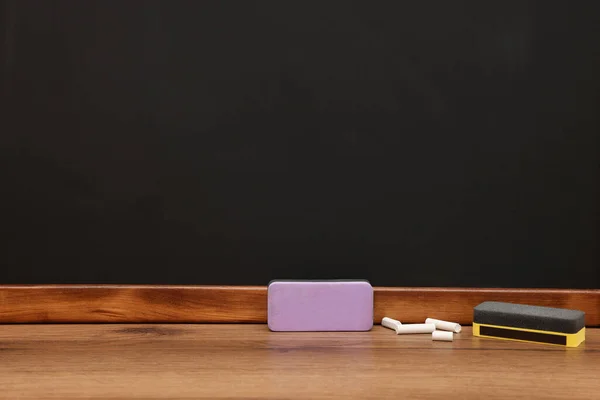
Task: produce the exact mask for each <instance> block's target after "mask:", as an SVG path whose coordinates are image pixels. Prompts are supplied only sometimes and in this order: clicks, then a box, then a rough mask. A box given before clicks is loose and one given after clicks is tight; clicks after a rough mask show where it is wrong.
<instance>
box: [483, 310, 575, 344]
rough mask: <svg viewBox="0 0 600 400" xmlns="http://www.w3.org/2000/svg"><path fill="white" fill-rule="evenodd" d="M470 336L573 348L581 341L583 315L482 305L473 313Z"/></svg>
mask: <svg viewBox="0 0 600 400" xmlns="http://www.w3.org/2000/svg"><path fill="white" fill-rule="evenodd" d="M473 335H474V336H481V337H490V338H495V339H506V340H518V341H521V342H534V343H546V344H554V345H559V346H566V347H577V346H579V345H580V344H581V343H582V342H583V341H584V340H585V313H584V312H583V311H579V310H568V309H565V308H552V307H540V306H529V305H524V304H512V303H503V302H499V301H485V302H483V303H481V304H479V305H478V306H476V307H475V309H474V312H473Z"/></svg>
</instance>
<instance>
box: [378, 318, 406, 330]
mask: <svg viewBox="0 0 600 400" xmlns="http://www.w3.org/2000/svg"><path fill="white" fill-rule="evenodd" d="M400 325H402V322H400V321H397V320H395V319H392V318H388V317H383V319H382V320H381V326H385V327H386V328H389V329H393V330H396V328H397V327H398V326H400Z"/></svg>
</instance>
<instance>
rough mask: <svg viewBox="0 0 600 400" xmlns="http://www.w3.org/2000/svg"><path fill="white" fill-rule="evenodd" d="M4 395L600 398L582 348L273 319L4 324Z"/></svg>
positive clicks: (0, 375) (592, 341)
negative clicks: (271, 323)
mask: <svg viewBox="0 0 600 400" xmlns="http://www.w3.org/2000/svg"><path fill="white" fill-rule="evenodd" d="M0 358H1V362H0V388H1V390H0V399H61V400H71V399H115V400H117V399H175V400H177V399H180V400H181V399H289V400H292V399H393V398H403V399H488V400H489V399H544V400H548V399H586V400H588V399H591V398H596V397H597V395H598V384H599V381H598V379H599V376H600V330H598V329H588V332H587V340H586V342H584V344H582V345H581V346H580V347H578V348H563V347H558V346H549V345H541V344H530V343H519V342H510V341H503V340H495V339H484V338H476V337H473V336H472V335H471V329H470V327H465V328H463V332H462V333H460V334H458V335H455V340H454V342H433V341H432V340H431V336H430V335H427V334H424V335H400V336H397V335H396V334H395V333H394V332H393V331H391V330H388V329H386V328H383V327H381V326H375V327H374V328H373V330H372V331H371V332H360V333H333V332H332V333H309V332H307V333H273V332H269V331H268V329H267V327H266V325H249V324H246V325H238V324H236V325H232V324H229V325H217V324H209V325H200V324H199V325H184V324H182V325H173V324H169V325H120V324H106V325H96V324H91V325H90V324H87V325H36V326H32V325H4V326H0Z"/></svg>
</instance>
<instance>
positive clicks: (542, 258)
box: [0, 0, 600, 288]
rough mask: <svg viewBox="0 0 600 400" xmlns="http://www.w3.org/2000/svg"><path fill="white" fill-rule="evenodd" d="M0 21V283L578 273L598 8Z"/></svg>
mask: <svg viewBox="0 0 600 400" xmlns="http://www.w3.org/2000/svg"><path fill="white" fill-rule="evenodd" d="M2 12H3V14H2V21H4V24H2V26H3V27H4V28H6V29H3V30H2V33H1V34H2V35H3V37H2V39H3V40H2V42H1V43H2V50H1V51H2V52H1V53H0V54H1V55H2V66H1V67H0V68H2V104H1V113H2V115H1V116H2V120H1V121H0V129H1V132H0V162H1V165H0V182H1V183H2V196H1V199H0V210H1V213H2V215H1V219H0V221H1V223H2V232H3V239H2V240H1V241H0V283H159V284H160V283H163V284H175V283H176V284H231V285H239V284H251V285H254V284H258V285H265V284H266V283H267V282H268V281H269V280H271V279H273V278H279V279H284V278H302V279H304V278H311V279H322V278H361V279H368V280H370V281H371V283H372V284H373V285H388V286H395V285H402V286H465V287H473V286H477V287H498V286H500V287H502V286H508V287H556V288H563V287H564V288H597V287H599V285H598V283H599V274H598V267H597V266H598V257H597V256H598V204H599V202H598V200H599V199H598V193H599V190H598V189H599V182H598V170H599V168H598V167H599V163H598V162H599V159H600V157H599V154H598V148H599V146H598V137H599V133H600V123H599V122H600V95H599V93H600V74H599V73H598V71H600V3H599V2H592V1H589V2H585V1H577V2H541V1H492V2H481V1H423V2H407V1H396V2H391V1H387V2H366V1H360V2H359V1H322V2H314V3H312V2H303V1H211V2H208V1H144V2H133V1H130V2H123V1H46V2H33V1H17V0H11V1H6V0H5V1H3V2H2Z"/></svg>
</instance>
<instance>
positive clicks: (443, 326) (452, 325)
mask: <svg viewBox="0 0 600 400" xmlns="http://www.w3.org/2000/svg"><path fill="white" fill-rule="evenodd" d="M425 323H426V324H434V325H435V329H440V330H442V331H450V332H454V333H460V331H461V330H462V328H461V326H460V325H459V324H457V323H456V322H448V321H442V320H440V319H433V318H427V319H426V320H425Z"/></svg>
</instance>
